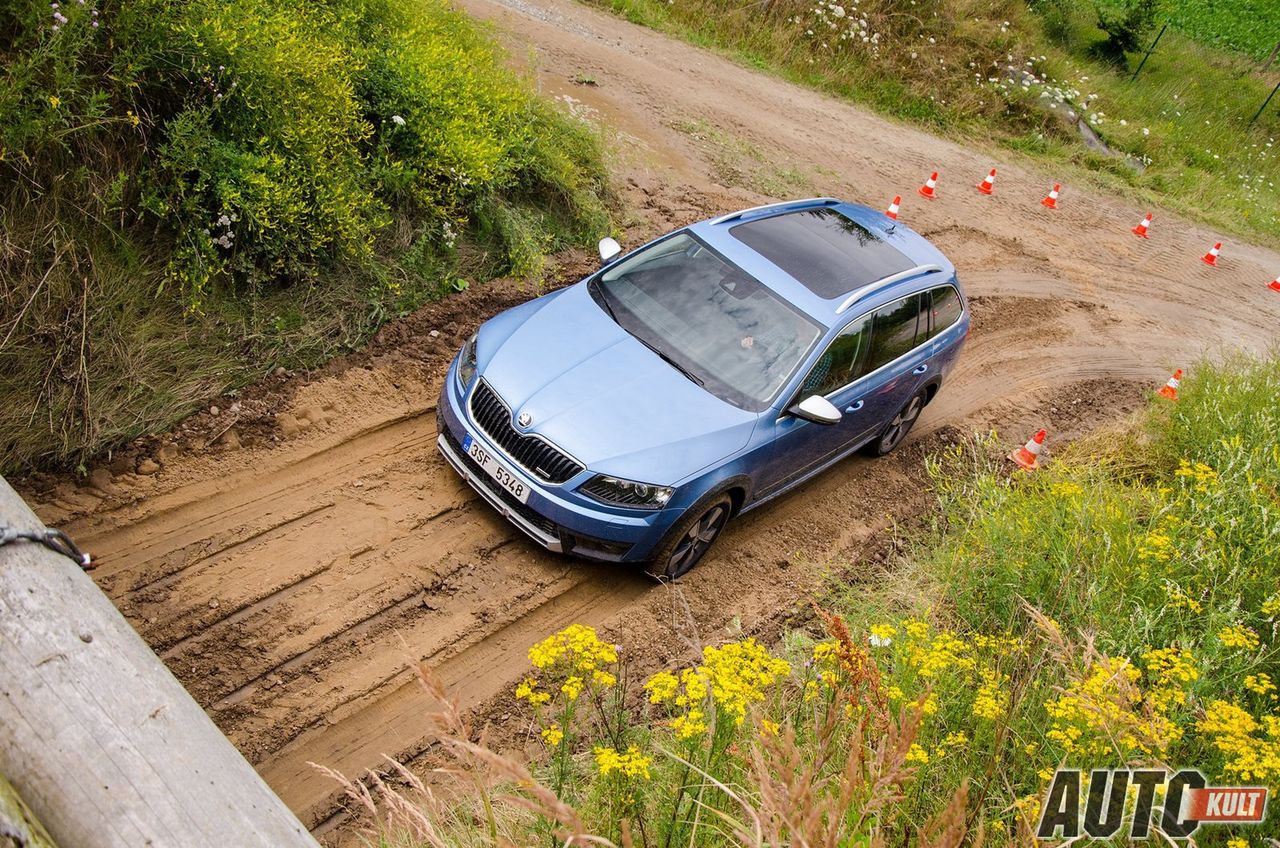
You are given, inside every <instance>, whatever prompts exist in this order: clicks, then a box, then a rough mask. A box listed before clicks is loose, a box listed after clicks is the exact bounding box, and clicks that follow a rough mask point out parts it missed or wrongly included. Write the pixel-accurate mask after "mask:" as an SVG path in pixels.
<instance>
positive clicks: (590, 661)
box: [529, 624, 618, 671]
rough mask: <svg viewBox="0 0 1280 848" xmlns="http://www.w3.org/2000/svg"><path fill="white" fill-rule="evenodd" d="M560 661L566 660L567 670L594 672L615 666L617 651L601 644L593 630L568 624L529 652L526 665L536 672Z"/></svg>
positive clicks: (612, 647) (584, 626)
mask: <svg viewBox="0 0 1280 848" xmlns="http://www.w3.org/2000/svg"><path fill="white" fill-rule="evenodd" d="M561 659H564V660H566V662H567V664H568V666H569V669H571V670H575V671H595V670H596V669H597V668H599V667H600V666H603V665H611V664H613V663H616V662H617V661H618V650H617V648H615V647H614V646H613V645H610V644H609V643H608V642H602V641H601V640H600V638H599V637H598V636H597V635H596V631H595V628H594V627H587V626H586V625H583V624H571V625H569V626H568V627H566V628H565V629H564V630H561V631H560V632H559V633H556V634H554V635H552V636H548V637H547V638H546V639H543V640H542V641H541V642H539V643H538V644H536V645H534V646H533V647H532V648H530V649H529V662H531V663H533V665H534V666H535V667H536V668H550V667H551V666H553V665H555V664H556V663H558V662H559V661H560V660H561Z"/></svg>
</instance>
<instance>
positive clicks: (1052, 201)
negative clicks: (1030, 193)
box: [1040, 183, 1062, 209]
mask: <svg viewBox="0 0 1280 848" xmlns="http://www.w3.org/2000/svg"><path fill="white" fill-rule="evenodd" d="M1060 191H1062V185H1061V184H1059V183H1054V184H1053V188H1051V189H1049V193H1048V194H1047V195H1045V198H1044V200H1042V201H1040V202H1041V203H1042V204H1043V205H1045V206H1048V207H1049V208H1050V209H1057V208H1058V192H1060Z"/></svg>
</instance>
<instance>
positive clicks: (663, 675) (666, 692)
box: [644, 671, 680, 704]
mask: <svg viewBox="0 0 1280 848" xmlns="http://www.w3.org/2000/svg"><path fill="white" fill-rule="evenodd" d="M679 687H680V681H679V679H678V678H677V677H676V676H675V675H674V674H672V673H671V672H669V671H660V672H658V673H657V674H655V675H654V676H653V677H650V678H649V680H648V682H647V683H645V684H644V688H645V691H646V692H648V693H649V703H651V704H664V703H666V702H667V701H670V700H671V698H672V696H674V695H675V694H676V689H678V688H679Z"/></svg>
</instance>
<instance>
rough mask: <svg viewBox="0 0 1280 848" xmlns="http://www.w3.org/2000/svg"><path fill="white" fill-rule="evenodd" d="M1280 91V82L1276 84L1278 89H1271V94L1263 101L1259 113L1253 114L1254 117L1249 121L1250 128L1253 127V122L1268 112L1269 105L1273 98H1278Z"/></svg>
mask: <svg viewBox="0 0 1280 848" xmlns="http://www.w3.org/2000/svg"><path fill="white" fill-rule="evenodd" d="M1277 91H1280V82H1278V83H1276V87H1275V88H1273V89H1271V93H1270V94H1268V95H1267V99H1266V100H1264V101H1262V105H1261V106H1259V107H1258V111H1257V112H1254V113H1253V117H1252V118H1250V119H1249V126H1253V122H1254V121H1256V120H1258V118H1260V117H1261V116H1262V113H1263V112H1264V111H1265V110H1266V108H1267V104H1268V103H1270V102H1271V98H1273V97H1275V96H1276V92H1277Z"/></svg>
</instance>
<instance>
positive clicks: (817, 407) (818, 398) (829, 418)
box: [787, 395, 840, 424]
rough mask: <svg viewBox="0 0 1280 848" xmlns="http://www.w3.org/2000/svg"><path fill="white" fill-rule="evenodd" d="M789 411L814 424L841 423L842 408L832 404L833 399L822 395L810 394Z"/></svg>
mask: <svg viewBox="0 0 1280 848" xmlns="http://www.w3.org/2000/svg"><path fill="white" fill-rule="evenodd" d="M787 412H789V413H791V414H792V415H794V416H795V417H796V418H803V419H804V420H805V421H812V422H813V423H814V424H838V423H840V410H838V409H836V408H835V407H834V406H833V405H832V404H831V401H829V400H827V399H826V398H824V397H823V396H822V395H809V396H808V397H807V398H805V399H804V400H802V401H800V402H799V403H797V404H795V405H794V406H792V407H791V408H790V409H788V410H787Z"/></svg>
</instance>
